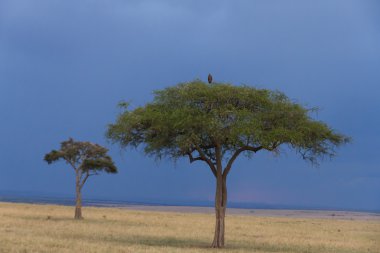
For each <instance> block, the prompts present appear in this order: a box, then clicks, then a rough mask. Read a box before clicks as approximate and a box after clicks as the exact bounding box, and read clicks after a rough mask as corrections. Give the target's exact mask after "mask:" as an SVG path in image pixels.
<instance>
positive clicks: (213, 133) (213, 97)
mask: <svg viewBox="0 0 380 253" xmlns="http://www.w3.org/2000/svg"><path fill="white" fill-rule="evenodd" d="M154 94H155V97H154V100H153V102H151V103H148V104H146V105H145V106H142V107H138V108H136V109H134V110H128V104H127V103H124V104H121V106H122V107H123V108H124V110H123V112H122V113H121V114H120V115H119V116H118V118H117V121H116V122H115V123H114V124H111V125H110V126H109V129H108V132H107V136H108V138H109V139H111V140H112V141H114V142H117V143H119V144H120V145H121V146H122V147H127V146H132V147H138V146H139V145H140V144H142V146H143V147H144V150H145V152H146V153H147V154H149V155H153V156H155V157H156V158H161V157H164V156H166V157H170V158H174V159H177V158H179V157H188V159H189V161H190V163H193V162H196V161H200V162H204V163H205V164H207V166H208V167H209V169H210V170H211V172H212V174H213V175H214V176H215V179H216V195H215V211H216V225H215V236H214V241H213V243H212V247H216V248H219V247H223V246H224V229H225V226H224V217H225V212H226V206H227V184H226V182H227V176H228V174H229V173H230V171H231V169H232V167H233V164H234V161H235V160H236V158H237V157H238V156H239V155H242V154H244V155H247V156H248V157H252V154H254V153H256V152H258V151H269V152H280V151H281V150H280V149H279V147H280V146H282V145H286V146H287V147H289V148H290V149H293V150H295V151H296V152H297V153H299V154H300V155H301V157H302V158H303V159H306V160H309V161H311V162H312V163H317V162H318V160H319V158H322V157H324V156H328V157H333V156H334V155H335V148H336V147H338V146H340V145H341V144H344V143H346V142H348V141H349V138H348V137H345V136H344V135H341V134H339V133H337V132H336V131H334V130H333V129H331V128H330V127H329V126H327V125H326V124H325V123H323V122H320V121H317V120H314V119H313V118H312V117H311V116H310V112H311V111H313V110H314V109H309V108H306V107H304V106H302V105H301V104H299V103H296V102H294V101H292V100H290V99H289V98H288V97H286V96H285V95H284V94H283V93H281V92H278V91H270V90H266V89H256V88H253V87H249V86H233V85H231V84H225V83H213V84H206V83H204V82H202V81H200V80H196V81H193V82H189V83H181V84H179V85H177V86H174V87H170V88H166V89H164V90H160V91H156V92H155V93H154Z"/></svg>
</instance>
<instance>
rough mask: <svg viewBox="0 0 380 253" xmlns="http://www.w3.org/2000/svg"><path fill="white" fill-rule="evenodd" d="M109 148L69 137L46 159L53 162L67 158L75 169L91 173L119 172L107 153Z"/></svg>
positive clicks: (49, 162)
mask: <svg viewBox="0 0 380 253" xmlns="http://www.w3.org/2000/svg"><path fill="white" fill-rule="evenodd" d="M107 152H108V149H106V148H104V147H102V146H100V145H98V144H94V143H91V142H79V141H74V140H73V139H71V138H70V139H69V140H67V141H64V142H62V143H61V149H60V150H52V151H51V152H50V153H48V154H46V155H45V158H44V160H45V161H46V162H47V163H48V164H51V163H53V162H56V161H58V160H61V159H62V160H65V161H66V162H67V163H68V164H70V165H71V166H72V167H73V168H74V169H75V170H80V171H82V172H86V173H89V172H90V171H92V172H93V173H96V172H97V171H105V172H107V173H117V168H116V166H115V164H114V162H113V161H112V158H111V157H110V156H108V155H107Z"/></svg>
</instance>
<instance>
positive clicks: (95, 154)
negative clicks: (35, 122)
mask: <svg viewBox="0 0 380 253" xmlns="http://www.w3.org/2000/svg"><path fill="white" fill-rule="evenodd" d="M107 152H108V149H106V148H104V147H102V146H100V145H98V144H94V143H91V142H80V141H74V140H73V139H71V138H70V139H69V140H67V141H64V142H62V143H61V149H60V150H53V151H51V152H50V153H48V154H46V155H45V159H44V160H45V161H46V162H47V163H48V164H51V163H53V162H56V161H58V160H61V159H62V160H64V161H66V163H67V164H69V165H70V166H71V167H72V168H73V169H74V172H75V192H76V205H75V215H74V218H75V219H83V216H82V194H81V190H82V188H83V186H84V184H85V183H86V181H87V179H88V178H89V177H90V176H94V175H98V173H99V172H100V171H105V172H107V173H117V168H116V166H115V165H114V162H113V161H112V159H111V157H110V156H108V155H107Z"/></svg>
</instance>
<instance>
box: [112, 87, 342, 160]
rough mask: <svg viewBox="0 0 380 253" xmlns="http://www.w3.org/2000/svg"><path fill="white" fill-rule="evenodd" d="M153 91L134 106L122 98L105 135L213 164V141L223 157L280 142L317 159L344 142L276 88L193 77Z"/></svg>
mask: <svg viewBox="0 0 380 253" xmlns="http://www.w3.org/2000/svg"><path fill="white" fill-rule="evenodd" d="M154 94H155V97H154V100H153V102H151V103H148V104H146V105H145V106H143V107H139V108H136V109H134V110H128V104H123V105H122V108H123V112H122V113H121V114H120V115H119V116H118V118H117V121H116V122H115V123H114V124H111V125H109V128H108V131H107V137H108V138H109V139H110V140H112V141H113V142H117V143H119V144H120V145H121V146H122V147H127V146H131V147H138V146H139V145H140V144H143V146H144V150H145V152H146V153H147V154H149V155H153V156H155V157H157V158H161V157H163V156H168V157H171V158H174V159H175V158H178V157H182V156H188V157H189V158H190V161H195V160H203V161H207V159H209V161H211V162H212V163H213V164H215V163H216V153H215V148H216V147H220V149H221V153H222V156H223V157H224V158H226V154H229V155H230V157H231V158H233V157H234V155H236V156H237V155H239V154H240V153H241V152H245V151H253V152H257V151H258V150H261V149H263V150H268V151H272V152H280V150H279V147H280V146H281V145H288V146H289V147H290V148H292V149H294V150H296V151H297V152H298V153H299V154H301V155H302V157H303V158H304V159H307V160H309V161H311V162H312V163H317V161H318V159H319V158H322V157H324V156H329V157H332V156H334V155H335V148H336V147H338V146H340V145H342V144H344V143H347V142H349V138H348V137H346V136H344V135H342V134H339V133H337V132H336V131H334V130H333V129H331V128H330V127H329V126H327V125H326V124H325V123H323V122H320V121H317V120H314V119H312V118H311V116H310V113H311V111H312V110H313V109H308V108H305V107H304V106H302V105H301V104H298V103H295V102H294V101H291V100H290V99H289V98H288V97H287V96H285V95H284V94H283V93H281V92H278V91H270V90H266V89H257V88H253V87H249V86H234V85H231V84H226V83H213V84H206V83H204V82H202V81H200V80H195V81H193V82H189V83H181V84H178V85H176V86H174V87H170V88H166V89H164V90H160V91H156V92H155V93H154ZM246 153H247V152H246ZM235 158H236V157H235ZM235 158H233V159H235Z"/></svg>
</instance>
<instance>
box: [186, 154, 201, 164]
mask: <svg viewBox="0 0 380 253" xmlns="http://www.w3.org/2000/svg"><path fill="white" fill-rule="evenodd" d="M186 154H187V155H188V156H189V161H190V163H193V162H196V161H205V160H204V159H203V158H202V157H200V156H198V157H193V155H192V154H191V153H190V152H189V153H186Z"/></svg>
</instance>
